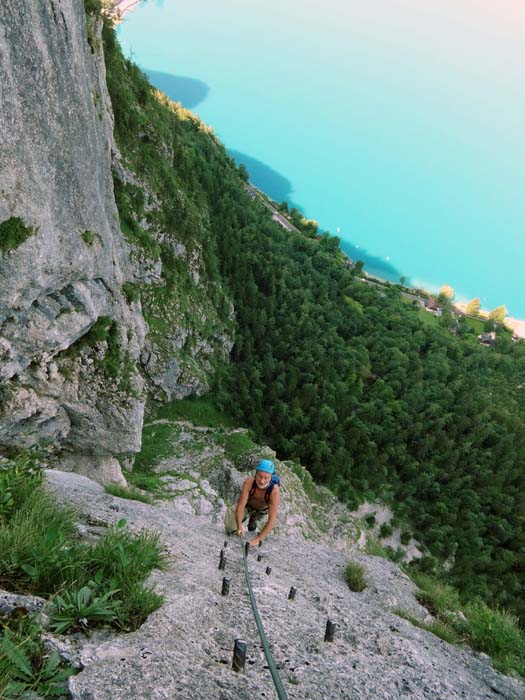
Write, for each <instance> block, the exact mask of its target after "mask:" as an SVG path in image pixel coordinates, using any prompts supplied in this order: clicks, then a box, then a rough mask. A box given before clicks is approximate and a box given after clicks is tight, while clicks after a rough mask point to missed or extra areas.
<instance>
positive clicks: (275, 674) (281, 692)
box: [241, 538, 288, 700]
mask: <svg viewBox="0 0 525 700" xmlns="http://www.w3.org/2000/svg"><path fill="white" fill-rule="evenodd" d="M249 546H250V545H249V544H248V542H246V543H244V542H243V540H242V538H241V547H242V553H243V559H244V574H245V576H246V584H247V586H248V593H249V595H250V602H251V604H252V610H253V615H254V617H255V623H256V625H257V630H258V631H259V637H260V638H261V642H262V645H263V649H264V654H265V656H266V661H267V662H268V668H269V669H270V673H271V674H272V680H273V684H274V685H275V690H276V691H277V695H278V696H279V700H288V695H287V693H286V690H285V689H284V686H283V682H282V680H281V678H280V676H279V671H278V670H277V666H276V664H275V661H274V659H273V656H272V652H271V649H270V645H269V644H268V640H267V639H266V635H265V633H264V628H263V625H262V621H261V617H260V615H259V611H258V609H257V603H256V602H255V596H254V595H253V590H252V583H251V581H250V574H249V573H248V556H247V553H248V548H249Z"/></svg>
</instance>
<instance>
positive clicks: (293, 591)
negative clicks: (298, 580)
mask: <svg viewBox="0 0 525 700" xmlns="http://www.w3.org/2000/svg"><path fill="white" fill-rule="evenodd" d="M296 593H297V588H294V587H293V586H292V587H291V588H290V593H288V600H295V594H296Z"/></svg>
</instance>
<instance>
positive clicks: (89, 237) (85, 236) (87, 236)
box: [80, 231, 100, 247]
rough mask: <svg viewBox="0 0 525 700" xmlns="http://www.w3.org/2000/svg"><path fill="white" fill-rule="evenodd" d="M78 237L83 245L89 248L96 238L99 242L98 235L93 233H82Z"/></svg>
mask: <svg viewBox="0 0 525 700" xmlns="http://www.w3.org/2000/svg"><path fill="white" fill-rule="evenodd" d="M80 235H81V236H82V240H83V241H84V243H85V244H86V245H88V246H90V247H91V246H92V245H93V243H94V242H95V239H97V238H98V239H99V240H100V236H99V235H98V233H93V231H82V233H81V234H80Z"/></svg>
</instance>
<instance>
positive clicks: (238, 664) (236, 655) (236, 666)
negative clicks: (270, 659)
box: [232, 639, 248, 672]
mask: <svg viewBox="0 0 525 700" xmlns="http://www.w3.org/2000/svg"><path fill="white" fill-rule="evenodd" d="M247 648H248V645H247V643H246V642H244V641H243V640H242V639H236V640H235V644H234V646H233V661H232V668H233V670H234V671H237V672H240V671H244V666H245V664H246V649H247Z"/></svg>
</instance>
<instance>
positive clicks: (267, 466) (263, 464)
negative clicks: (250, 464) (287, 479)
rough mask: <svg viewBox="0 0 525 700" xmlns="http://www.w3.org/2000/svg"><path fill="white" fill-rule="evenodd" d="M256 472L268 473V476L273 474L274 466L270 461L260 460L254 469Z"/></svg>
mask: <svg viewBox="0 0 525 700" xmlns="http://www.w3.org/2000/svg"><path fill="white" fill-rule="evenodd" d="M255 471H256V472H268V474H275V464H274V463H273V462H272V460H271V459H261V461H260V462H259V464H258V465H257V466H256V467H255Z"/></svg>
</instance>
